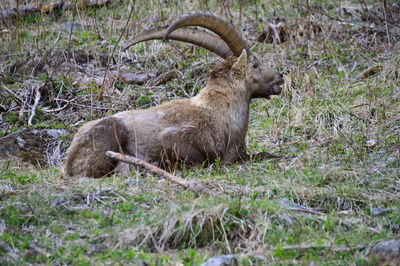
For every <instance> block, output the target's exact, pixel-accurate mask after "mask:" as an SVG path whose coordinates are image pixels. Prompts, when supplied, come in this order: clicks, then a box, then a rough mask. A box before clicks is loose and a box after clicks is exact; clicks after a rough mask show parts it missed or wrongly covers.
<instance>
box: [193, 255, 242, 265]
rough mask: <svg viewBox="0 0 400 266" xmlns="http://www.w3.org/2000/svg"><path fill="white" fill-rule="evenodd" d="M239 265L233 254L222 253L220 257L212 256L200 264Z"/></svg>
mask: <svg viewBox="0 0 400 266" xmlns="http://www.w3.org/2000/svg"><path fill="white" fill-rule="evenodd" d="M236 265H239V264H238V261H237V259H236V257H235V256H233V255H223V256H221V257H214V258H211V259H209V260H207V261H206V262H204V263H203V264H201V266H236Z"/></svg>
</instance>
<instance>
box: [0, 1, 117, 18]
mask: <svg viewBox="0 0 400 266" xmlns="http://www.w3.org/2000/svg"><path fill="white" fill-rule="evenodd" d="M110 3H111V0H86V1H85V2H83V3H82V4H80V5H77V6H78V7H85V6H86V7H97V6H103V5H107V4H110ZM73 8H75V4H74V3H72V2H64V1H62V2H60V3H55V4H49V5H41V6H34V7H30V6H27V7H21V8H19V6H17V7H16V8H12V9H9V10H6V11H3V12H1V13H0V20H3V21H5V20H10V19H12V18H15V17H17V18H18V19H20V18H21V17H24V16H28V15H34V14H39V13H50V12H51V11H53V10H61V9H73Z"/></svg>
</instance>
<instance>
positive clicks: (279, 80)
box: [272, 72, 284, 95]
mask: <svg viewBox="0 0 400 266" xmlns="http://www.w3.org/2000/svg"><path fill="white" fill-rule="evenodd" d="M283 83H284V79H283V75H282V73H280V72H278V73H277V80H276V82H275V83H274V85H273V87H272V93H273V94H274V95H278V94H280V93H281V92H282V91H283V88H282V87H281V85H282V84H283Z"/></svg>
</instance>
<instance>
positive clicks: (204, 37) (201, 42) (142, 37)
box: [123, 27, 232, 59]
mask: <svg viewBox="0 0 400 266" xmlns="http://www.w3.org/2000/svg"><path fill="white" fill-rule="evenodd" d="M167 29H168V28H167V27H162V28H157V29H152V30H148V31H145V32H143V33H141V34H139V35H137V36H135V37H134V38H133V39H132V40H131V43H130V44H129V45H127V46H125V47H124V48H123V49H124V50H126V49H128V48H129V47H131V46H132V45H135V44H137V43H140V42H144V41H149V40H161V39H163V37H164V35H165V34H166V32H167ZM168 39H171V40H176V41H183V42H187V43H191V44H194V45H197V46H200V47H203V48H204V49H207V50H209V51H211V52H213V53H215V54H216V55H218V56H220V57H222V58H224V59H225V58H227V57H228V56H231V55H232V51H231V49H230V48H229V46H228V45H227V44H226V43H225V42H224V41H223V40H222V39H221V38H219V37H218V36H216V35H214V34H211V33H208V32H205V31H202V30H198V29H189V28H182V29H178V30H176V31H174V32H172V33H171V34H169V36H168Z"/></svg>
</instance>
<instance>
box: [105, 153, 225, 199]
mask: <svg viewBox="0 0 400 266" xmlns="http://www.w3.org/2000/svg"><path fill="white" fill-rule="evenodd" d="M106 155H107V156H110V157H111V158H114V159H117V160H119V161H123V162H126V163H130V164H134V165H137V166H140V167H143V168H145V169H146V170H148V171H149V172H152V173H155V174H157V175H159V176H161V177H163V178H165V179H167V180H168V181H171V182H172V183H175V184H177V185H179V186H182V187H184V188H186V189H188V190H190V191H193V192H196V193H205V194H207V195H209V196H212V197H216V198H227V197H226V196H225V195H222V194H219V193H216V192H214V191H211V190H208V189H206V188H204V187H202V186H200V185H198V184H196V183H194V182H190V181H186V180H184V179H182V178H180V177H177V176H176V175H173V174H171V173H168V172H167V171H165V170H163V169H161V168H158V167H157V166H155V165H152V164H150V163H148V162H146V161H143V160H141V159H138V158H136V157H132V156H128V155H124V154H121V153H118V152H113V151H108V152H106Z"/></svg>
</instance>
